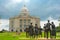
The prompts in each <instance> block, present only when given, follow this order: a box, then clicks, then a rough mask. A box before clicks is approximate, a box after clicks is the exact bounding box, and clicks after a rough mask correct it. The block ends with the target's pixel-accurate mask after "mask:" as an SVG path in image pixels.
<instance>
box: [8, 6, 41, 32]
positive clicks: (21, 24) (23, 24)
mask: <svg viewBox="0 0 60 40" xmlns="http://www.w3.org/2000/svg"><path fill="white" fill-rule="evenodd" d="M30 23H32V24H33V26H35V24H37V25H38V27H40V18H38V17H34V16H30V14H29V10H28V9H27V7H26V6H25V5H24V6H23V8H22V9H21V12H20V15H18V16H15V17H11V18H10V19H9V31H19V32H24V31H25V28H28V27H29V25H30Z"/></svg>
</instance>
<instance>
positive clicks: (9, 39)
mask: <svg viewBox="0 0 60 40" xmlns="http://www.w3.org/2000/svg"><path fill="white" fill-rule="evenodd" d="M23 38H26V34H25V32H22V33H20V35H16V33H15V32H4V33H0V40H23ZM42 38H44V37H42ZM56 38H60V33H57V37H56ZM33 39H34V38H32V39H29V40H33Z"/></svg>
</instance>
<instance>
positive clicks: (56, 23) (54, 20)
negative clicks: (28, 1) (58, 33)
mask: <svg viewBox="0 0 60 40" xmlns="http://www.w3.org/2000/svg"><path fill="white" fill-rule="evenodd" d="M47 20H50V23H51V22H54V24H55V26H59V22H58V20H56V19H53V18H52V17H51V16H50V17H48V18H47V19H46V20H45V21H41V22H40V25H41V27H42V28H43V26H44V24H46V23H47Z"/></svg>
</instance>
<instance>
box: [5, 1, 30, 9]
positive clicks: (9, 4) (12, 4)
mask: <svg viewBox="0 0 60 40" xmlns="http://www.w3.org/2000/svg"><path fill="white" fill-rule="evenodd" d="M29 1H30V0H10V1H9V2H8V3H7V4H5V7H6V8H8V9H10V8H11V7H13V8H14V7H16V5H17V4H18V3H24V4H25V3H28V2H29Z"/></svg>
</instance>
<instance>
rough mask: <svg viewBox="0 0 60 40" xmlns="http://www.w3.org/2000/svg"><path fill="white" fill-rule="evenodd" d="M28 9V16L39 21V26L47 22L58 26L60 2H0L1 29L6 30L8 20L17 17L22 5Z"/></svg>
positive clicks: (16, 0) (4, 0) (13, 0)
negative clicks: (35, 17) (36, 17)
mask: <svg viewBox="0 0 60 40" xmlns="http://www.w3.org/2000/svg"><path fill="white" fill-rule="evenodd" d="M24 4H25V5H26V7H27V8H28V9H29V12H30V15H33V16H38V17H40V19H41V26H42V25H43V24H44V23H46V22H47V20H48V19H49V20H51V21H54V23H55V24H56V26H58V18H59V16H60V0H0V16H1V25H0V26H1V27H0V28H1V29H2V28H5V29H8V28H9V27H8V25H9V20H8V19H9V18H10V17H13V16H16V15H19V14H20V11H21V8H22V7H23V5H24Z"/></svg>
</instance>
